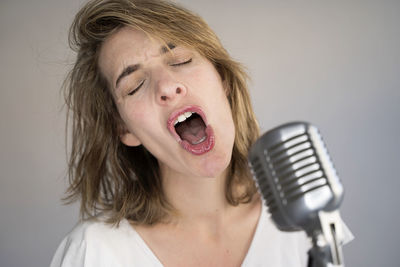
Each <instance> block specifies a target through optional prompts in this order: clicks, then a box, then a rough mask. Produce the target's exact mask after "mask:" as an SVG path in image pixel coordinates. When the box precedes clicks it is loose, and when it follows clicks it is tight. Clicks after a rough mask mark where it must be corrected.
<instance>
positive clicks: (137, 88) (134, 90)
mask: <svg viewBox="0 0 400 267" xmlns="http://www.w3.org/2000/svg"><path fill="white" fill-rule="evenodd" d="M144 81H145V80H142V81H141V82H140V84H139V85H138V86H137V87H136V88H135V89H133V90H132V91H130V92H129V93H128V95H133V94H134V93H136V92H137V91H138V90H139V89H140V87H142V85H143V84H144Z"/></svg>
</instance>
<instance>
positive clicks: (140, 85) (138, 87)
mask: <svg viewBox="0 0 400 267" xmlns="http://www.w3.org/2000/svg"><path fill="white" fill-rule="evenodd" d="M190 62H192V58H190V59H189V60H186V61H183V62H179V63H175V64H170V66H172V67H179V66H182V65H185V64H189V63H190ZM144 81H145V80H142V81H141V82H140V84H139V85H138V86H137V87H136V88H135V89H133V90H132V91H130V92H129V93H128V95H133V94H135V93H136V92H137V91H138V90H139V89H140V87H142V85H143V84H144Z"/></svg>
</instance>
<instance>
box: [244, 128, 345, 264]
mask: <svg viewBox="0 0 400 267" xmlns="http://www.w3.org/2000/svg"><path fill="white" fill-rule="evenodd" d="M249 165H250V168H251V171H252V173H253V176H254V178H255V180H256V182H257V185H258V189H259V191H260V193H261V195H262V196H263V198H264V200H265V203H266V205H267V207H268V211H269V213H270V214H271V217H272V220H273V221H274V223H275V224H276V226H277V227H278V228H279V229H280V230H282V231H298V230H304V231H305V232H306V233H307V235H308V236H309V237H310V238H311V240H312V248H311V249H310V251H309V252H308V254H309V266H312V267H323V266H324V267H325V266H335V267H336V266H337V267H339V266H340V267H343V266H344V263H343V253H342V245H343V243H344V241H345V238H346V236H345V235H346V234H347V235H351V234H349V231H348V229H347V228H346V226H345V225H344V223H343V221H342V219H341V217H340V214H339V210H338V209H339V206H340V204H341V202H342V200H343V185H342V183H341V182H340V180H339V177H338V176H337V174H336V171H335V168H334V167H333V164H332V162H331V159H330V157H329V155H328V152H327V150H326V147H325V145H324V142H323V141H322V138H321V135H320V134H319V131H318V129H317V128H316V127H315V126H313V125H311V124H309V123H306V122H293V123H288V124H284V125H282V126H279V127H277V128H274V129H272V130H270V131H268V132H266V133H265V134H264V135H263V136H261V137H260V138H259V139H258V140H257V141H256V143H255V144H254V145H253V146H252V148H251V149H250V153H249ZM345 231H347V232H348V233H345Z"/></svg>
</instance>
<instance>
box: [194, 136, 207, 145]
mask: <svg viewBox="0 0 400 267" xmlns="http://www.w3.org/2000/svg"><path fill="white" fill-rule="evenodd" d="M204 140H206V136H203V137H202V138H201V139H199V140H197V141H196V142H194V143H192V145H197V144H200V143H201V142H203V141H204Z"/></svg>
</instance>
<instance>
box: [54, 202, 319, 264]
mask: <svg viewBox="0 0 400 267" xmlns="http://www.w3.org/2000/svg"><path fill="white" fill-rule="evenodd" d="M310 246H311V243H310V241H309V240H308V239H307V236H306V235H305V233H304V232H290V233H288V232H281V231H279V230H278V229H277V228H276V227H275V225H274V224H273V223H272V221H271V219H270V218H269V215H268V213H267V212H266V210H265V207H264V206H263V208H262V212H261V216H260V218H259V221H258V224H257V228H256V232H255V234H254V237H253V240H252V242H251V245H250V248H249V251H248V253H247V255H246V257H245V259H244V261H243V263H242V266H243V267H267V266H268V267H300V266H301V267H304V266H306V265H307V251H308V249H309V248H310ZM83 266H84V267H111V266H112V267H136V266H138V267H163V265H162V263H161V262H160V261H159V260H158V258H157V257H156V256H155V254H154V253H153V252H152V251H151V249H150V248H149V247H148V246H147V244H146V243H145V242H144V240H143V239H142V238H141V237H140V235H139V234H138V233H137V232H136V231H135V229H134V228H133V227H132V226H131V225H130V224H129V222H128V221H127V220H122V221H121V223H120V225H119V227H118V228H117V227H113V226H111V225H109V224H106V223H103V222H101V221H98V220H97V221H95V220H92V221H84V222H81V223H79V224H78V225H77V226H76V227H75V228H74V229H73V230H72V232H71V233H70V234H68V235H67V236H66V237H65V238H64V240H63V241H62V242H61V244H60V246H59V247H58V249H57V251H56V253H55V255H54V257H53V260H52V262H51V264H50V267H83Z"/></svg>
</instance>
